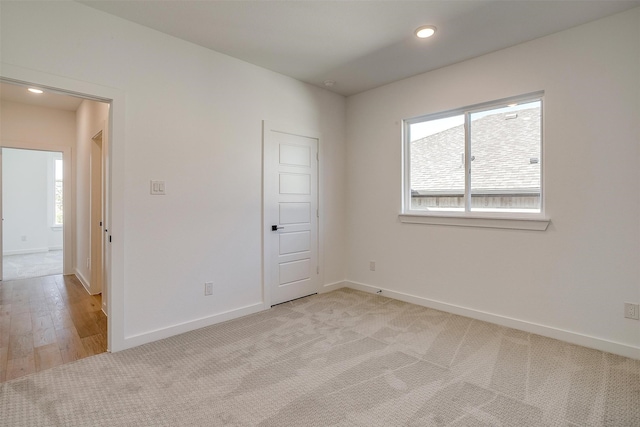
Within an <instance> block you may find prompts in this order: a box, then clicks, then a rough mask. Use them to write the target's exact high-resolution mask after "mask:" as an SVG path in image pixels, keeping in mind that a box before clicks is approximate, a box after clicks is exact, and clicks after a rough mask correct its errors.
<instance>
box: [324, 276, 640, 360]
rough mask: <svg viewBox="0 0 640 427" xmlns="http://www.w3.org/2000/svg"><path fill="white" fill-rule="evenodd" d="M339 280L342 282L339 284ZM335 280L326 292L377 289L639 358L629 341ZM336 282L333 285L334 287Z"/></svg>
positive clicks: (639, 349)
mask: <svg viewBox="0 0 640 427" xmlns="http://www.w3.org/2000/svg"><path fill="white" fill-rule="evenodd" d="M339 283H341V284H342V286H339ZM339 283H335V284H331V285H328V286H329V287H330V289H328V290H327V291H325V292H329V291H332V290H335V289H339V288H340V287H347V288H351V289H356V290H359V291H363V292H368V293H373V294H376V293H378V291H382V293H380V294H379V295H382V296H385V297H389V298H393V299H397V300H400V301H405V302H409V303H412V304H416V305H421V306H423V307H429V308H433V309H436V310H441V311H446V312H448V313H453V314H458V315H460V316H465V317H470V318H472V319H477V320H482V321H485V322H489V323H495V324H496V325H501V326H506V327H508V328H513V329H519V330H521V331H525V332H530V333H533V334H538V335H542V336H545V337H548V338H554V339H557V340H561V341H566V342H568V343H571V344H576V345H580V346H583V347H589V348H594V349H596V350H601V351H605V352H608V353H613V354H618V355H620V356H625V357H630V358H632V359H640V347H634V346H630V345H628V344H623V343H618V342H614V341H609V340H605V339H602V338H597V337H592V336H589V335H583V334H580V333H577V332H572V331H567V330H564V329H558V328H554V327H552V326H547V325H540V324H538V323H531V322H526V321H524V320H519V319H513V318H511V317H506V316H501V315H499V314H493V313H487V312H484V311H479V310H474V309H472V308H467V307H461V306H458V305H454V304H449V303H445V302H441V301H435V300H431V299H428V298H423V297H419V296H416V295H410V294H405V293H402V292H396V291H391V290H388V289H385V288H380V287H375V286H371V285H366V284H364V283H358V282H353V281H348V280H347V281H344V282H339ZM334 286H335V287H334Z"/></svg>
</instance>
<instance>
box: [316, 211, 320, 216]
mask: <svg viewBox="0 0 640 427" xmlns="http://www.w3.org/2000/svg"><path fill="white" fill-rule="evenodd" d="M316 218H320V209H316Z"/></svg>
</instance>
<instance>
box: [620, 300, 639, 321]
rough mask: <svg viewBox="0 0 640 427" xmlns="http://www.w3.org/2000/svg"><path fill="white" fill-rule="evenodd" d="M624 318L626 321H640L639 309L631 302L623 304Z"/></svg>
mask: <svg viewBox="0 0 640 427" xmlns="http://www.w3.org/2000/svg"><path fill="white" fill-rule="evenodd" d="M624 317H626V318H627V319H634V320H640V307H639V305H638V304H633V303H631V302H625V303H624Z"/></svg>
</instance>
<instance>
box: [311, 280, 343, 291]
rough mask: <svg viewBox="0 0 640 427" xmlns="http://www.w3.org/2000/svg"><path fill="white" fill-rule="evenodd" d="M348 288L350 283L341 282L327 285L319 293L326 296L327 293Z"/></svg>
mask: <svg viewBox="0 0 640 427" xmlns="http://www.w3.org/2000/svg"><path fill="white" fill-rule="evenodd" d="M346 287H348V282H345V281H344V280H341V281H339V282H333V283H327V284H326V285H323V286H322V289H320V291H319V292H318V293H319V294H324V293H326V292H331V291H335V290H336V289H340V288H346Z"/></svg>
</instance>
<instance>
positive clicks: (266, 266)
mask: <svg viewBox="0 0 640 427" xmlns="http://www.w3.org/2000/svg"><path fill="white" fill-rule="evenodd" d="M272 131H273V132H281V133H286V134H290V135H296V136H301V137H306V138H314V139H316V140H317V141H318V158H317V160H318V172H317V173H318V177H317V182H318V192H317V194H318V200H317V204H318V205H317V206H318V218H317V219H318V248H317V250H318V286H317V289H316V291H317V292H318V293H320V292H321V291H322V288H323V285H324V239H323V234H324V233H323V229H324V227H323V222H324V221H323V218H324V215H323V213H322V200H323V197H322V180H321V178H322V167H321V166H322V138H321V134H320V132H318V131H314V130H309V129H304V128H301V127H299V126H296V125H291V124H287V123H277V122H273V121H270V120H263V121H262V304H263V307H264V308H265V309H268V308H271V301H272V297H271V277H272V276H271V274H272V271H271V270H272V268H271V262H270V261H271V253H270V251H271V247H272V246H271V239H273V238H275V237H276V234H275V233H273V232H272V231H271V225H272V222H271V221H272V217H273V212H269V209H270V208H271V207H270V206H268V202H269V201H270V200H267V198H268V196H269V191H268V189H269V188H272V187H271V185H272V184H273V180H274V177H273V176H269V175H268V174H267V172H268V170H267V161H268V160H269V158H270V157H269V154H268V153H267V150H268V149H269V148H270V147H269V144H268V143H269V139H268V138H267V135H268V133H269V132H272ZM271 209H272V208H271Z"/></svg>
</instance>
